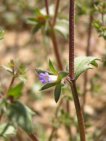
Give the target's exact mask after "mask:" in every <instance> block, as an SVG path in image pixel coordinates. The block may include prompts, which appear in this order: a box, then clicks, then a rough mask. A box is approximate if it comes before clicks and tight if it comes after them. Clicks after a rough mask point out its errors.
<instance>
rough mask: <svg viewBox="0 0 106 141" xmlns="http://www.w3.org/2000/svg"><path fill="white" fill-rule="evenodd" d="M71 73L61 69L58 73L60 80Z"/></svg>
mask: <svg viewBox="0 0 106 141" xmlns="http://www.w3.org/2000/svg"><path fill="white" fill-rule="evenodd" d="M68 74H69V73H68V72H65V71H61V72H59V74H58V80H59V81H61V80H62V79H63V78H64V77H66V76H67V75H68Z"/></svg>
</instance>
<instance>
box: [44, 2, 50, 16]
mask: <svg viewBox="0 0 106 141" xmlns="http://www.w3.org/2000/svg"><path fill="white" fill-rule="evenodd" d="M45 6H46V13H47V15H49V2H48V0H45Z"/></svg>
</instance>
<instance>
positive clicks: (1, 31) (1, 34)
mask: <svg viewBox="0 0 106 141" xmlns="http://www.w3.org/2000/svg"><path fill="white" fill-rule="evenodd" d="M3 38H4V30H2V29H0V40H2V39H3Z"/></svg>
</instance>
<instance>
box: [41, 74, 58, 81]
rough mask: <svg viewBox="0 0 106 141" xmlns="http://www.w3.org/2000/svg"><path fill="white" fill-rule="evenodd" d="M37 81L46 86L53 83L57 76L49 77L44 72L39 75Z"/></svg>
mask: <svg viewBox="0 0 106 141" xmlns="http://www.w3.org/2000/svg"><path fill="white" fill-rule="evenodd" d="M39 79H40V81H41V82H42V83H43V84H46V83H51V82H53V81H56V80H57V76H55V75H49V74H48V73H47V72H44V73H40V74H39Z"/></svg>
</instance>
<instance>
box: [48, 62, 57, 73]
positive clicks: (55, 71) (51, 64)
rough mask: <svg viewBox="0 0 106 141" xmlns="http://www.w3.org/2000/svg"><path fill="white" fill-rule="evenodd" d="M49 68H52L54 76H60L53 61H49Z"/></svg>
mask: <svg viewBox="0 0 106 141" xmlns="http://www.w3.org/2000/svg"><path fill="white" fill-rule="evenodd" d="M49 68H50V70H51V72H52V73H53V74H56V75H57V74H58V71H57V70H56V69H55V67H54V66H53V63H52V61H51V60H49Z"/></svg>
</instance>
